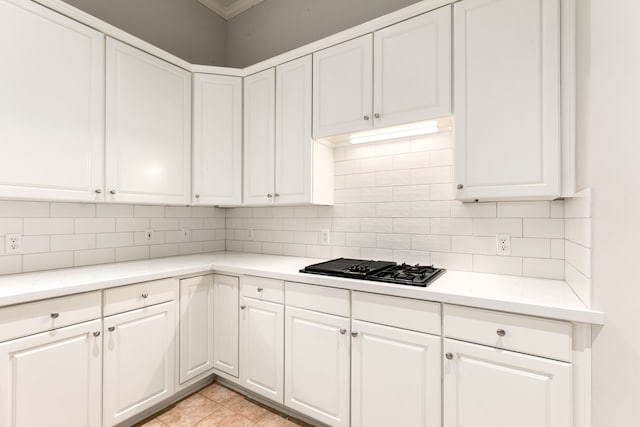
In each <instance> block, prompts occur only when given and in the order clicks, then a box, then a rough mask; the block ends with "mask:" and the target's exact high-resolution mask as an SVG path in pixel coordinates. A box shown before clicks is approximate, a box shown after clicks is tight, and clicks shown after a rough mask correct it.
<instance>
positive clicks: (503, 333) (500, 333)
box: [496, 329, 507, 337]
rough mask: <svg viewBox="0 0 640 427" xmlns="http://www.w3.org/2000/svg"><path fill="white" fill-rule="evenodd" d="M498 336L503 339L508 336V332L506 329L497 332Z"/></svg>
mask: <svg viewBox="0 0 640 427" xmlns="http://www.w3.org/2000/svg"><path fill="white" fill-rule="evenodd" d="M496 334H498V336H499V337H503V336H505V335H506V334H507V332H506V331H505V330H504V329H498V330H497V331H496Z"/></svg>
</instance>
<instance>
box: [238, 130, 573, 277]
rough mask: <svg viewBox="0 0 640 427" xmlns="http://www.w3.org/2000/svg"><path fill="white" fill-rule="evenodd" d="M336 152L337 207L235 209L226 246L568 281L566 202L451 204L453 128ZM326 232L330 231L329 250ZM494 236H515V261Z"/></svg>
mask: <svg viewBox="0 0 640 427" xmlns="http://www.w3.org/2000/svg"><path fill="white" fill-rule="evenodd" d="M334 154H335V156H334V158H335V164H334V170H335V206H332V207H327V206H319V207H286V206H277V207H271V208H234V209H228V210H227V211H226V221H227V223H226V230H227V242H226V248H227V250H233V251H244V252H258V253H269V254H282V255H294V256H307V257H318V258H333V257H340V256H344V257H358V258H379V259H392V260H395V261H398V262H408V263H421V264H435V265H438V266H441V267H445V268H449V269H454V270H464V271H476V272H483V273H498V274H510V275H518V276H522V275H525V276H532V277H543V278H553V279H563V278H564V266H565V261H564V253H565V240H564V239H565V225H564V222H565V219H564V202H563V201H562V200H559V201H553V202H537V201H535V202H498V203H471V204H463V203H460V202H458V201H455V200H453V198H454V197H453V185H452V179H453V149H452V142H451V134H450V133H449V132H444V133H439V134H436V135H429V136H421V137H415V138H405V139H400V140H396V141H390V142H380V143H372V144H363V145H353V146H351V145H349V146H346V147H339V148H336V149H335V153H334ZM247 228H253V240H249V239H248V234H247ZM322 229H329V230H330V231H331V233H330V234H331V236H330V244H329V245H322V244H321V241H320V230H322ZM496 234H509V235H510V236H511V245H512V252H511V255H510V256H498V255H496V244H495V235H496Z"/></svg>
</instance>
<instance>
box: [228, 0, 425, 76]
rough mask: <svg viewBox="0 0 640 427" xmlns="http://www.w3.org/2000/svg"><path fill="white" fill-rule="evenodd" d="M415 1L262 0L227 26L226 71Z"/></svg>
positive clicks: (301, 44) (282, 51)
mask: <svg viewBox="0 0 640 427" xmlns="http://www.w3.org/2000/svg"><path fill="white" fill-rule="evenodd" d="M417 1H418V0H265V1H263V2H262V3H260V4H258V5H256V6H254V7H252V8H251V9H249V10H247V11H245V12H244V13H241V14H240V15H238V16H235V17H233V18H231V19H230V20H229V21H228V22H227V60H226V65H227V66H229V67H246V66H248V65H252V64H255V63H257V62H260V61H262V60H265V59H268V58H271V57H273V56H275V55H278V54H281V53H284V52H287V51H289V50H291V49H294V48H297V47H300V46H303V45H305V44H307V43H311V42H313V41H316V40H319V39H321V38H323V37H326V36H329V35H331V34H334V33H337V32H339V31H342V30H346V29H347V28H350V27H353V26H355V25H358V24H361V23H363V22H366V21H369V20H371V19H373V18H377V17H379V16H382V15H385V14H387V13H389V12H392V11H394V10H397V9H401V8H403V7H406V6H408V5H410V4H412V3H416V2H417Z"/></svg>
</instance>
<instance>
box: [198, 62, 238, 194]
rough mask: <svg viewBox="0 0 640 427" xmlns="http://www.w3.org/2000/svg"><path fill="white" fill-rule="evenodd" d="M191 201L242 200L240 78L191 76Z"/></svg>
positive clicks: (205, 75) (209, 75)
mask: <svg viewBox="0 0 640 427" xmlns="http://www.w3.org/2000/svg"><path fill="white" fill-rule="evenodd" d="M192 193H193V204H194V205H196V206H197V205H239V204H241V203H242V78H241V77H232V76H216V75H211V74H194V76H193V191H192Z"/></svg>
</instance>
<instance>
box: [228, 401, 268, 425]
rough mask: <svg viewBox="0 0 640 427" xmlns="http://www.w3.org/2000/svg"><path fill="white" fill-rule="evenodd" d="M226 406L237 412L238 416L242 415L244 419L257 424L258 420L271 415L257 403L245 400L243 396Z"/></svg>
mask: <svg viewBox="0 0 640 427" xmlns="http://www.w3.org/2000/svg"><path fill="white" fill-rule="evenodd" d="M224 406H225V407H226V408H228V409H230V410H231V411H233V412H235V413H236V414H238V415H241V416H243V417H244V418H248V419H250V420H251V421H253V422H257V421H258V420H260V419H262V418H264V417H265V416H267V415H269V414H271V412H270V411H269V410H267V409H265V408H263V407H262V406H259V405H256V404H255V403H253V402H251V401H249V400H247V399H245V398H244V397H243V396H241V395H236V396H234V397H232V398H231V399H229V400H228V401H227V402H226V403H225V404H224Z"/></svg>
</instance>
